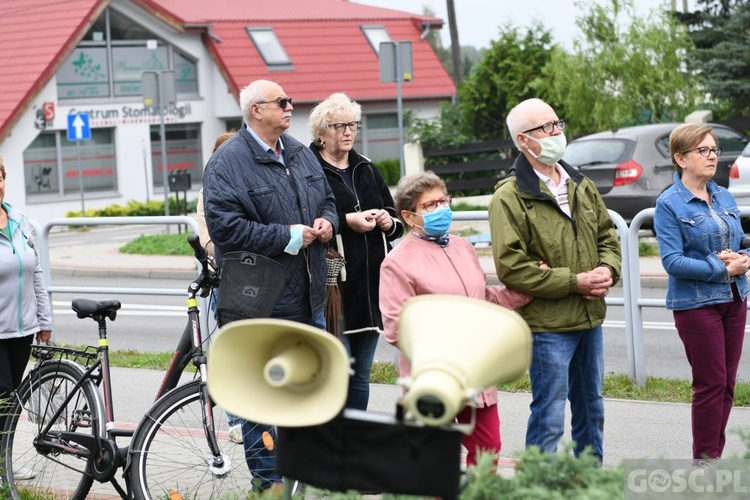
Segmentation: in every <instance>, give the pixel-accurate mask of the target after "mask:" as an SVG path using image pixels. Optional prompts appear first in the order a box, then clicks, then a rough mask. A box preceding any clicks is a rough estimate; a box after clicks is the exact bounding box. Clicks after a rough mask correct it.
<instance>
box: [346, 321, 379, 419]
mask: <svg viewBox="0 0 750 500" xmlns="http://www.w3.org/2000/svg"><path fill="white" fill-rule="evenodd" d="M343 337H344V338H343V341H344V347H346V352H348V353H349V356H350V357H353V358H354V363H353V364H352V369H353V370H354V374H353V375H351V376H350V377H349V393H348V394H347V396H346V405H345V407H346V408H354V409H356V410H367V403H368V402H369V400H370V371H371V370H372V360H373V358H374V357H375V348H376V347H377V346H378V339H379V338H380V334H379V333H378V332H376V331H375V330H368V331H366V332H359V333H351V334H349V335H344V336H343Z"/></svg>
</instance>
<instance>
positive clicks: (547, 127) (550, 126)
mask: <svg viewBox="0 0 750 500" xmlns="http://www.w3.org/2000/svg"><path fill="white" fill-rule="evenodd" d="M555 127H557V130H560V131H562V130H565V120H557V121H556V122H547V123H545V124H544V125H539V126H538V127H534V128H530V129H529V130H524V131H523V132H522V133H524V134H528V133H529V132H533V131H535V130H541V131H542V132H544V133H545V134H551V133H552V131H553V130H555Z"/></svg>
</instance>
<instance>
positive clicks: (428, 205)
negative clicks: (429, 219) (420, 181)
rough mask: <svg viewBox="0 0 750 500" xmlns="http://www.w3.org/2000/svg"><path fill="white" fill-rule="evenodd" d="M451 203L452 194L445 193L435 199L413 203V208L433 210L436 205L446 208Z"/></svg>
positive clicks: (426, 210)
mask: <svg viewBox="0 0 750 500" xmlns="http://www.w3.org/2000/svg"><path fill="white" fill-rule="evenodd" d="M451 203H453V196H451V195H447V196H445V197H443V198H439V199H437V200H430V201H425V202H424V203H417V204H416V205H414V207H415V208H419V207H422V208H424V210H425V212H434V211H435V209H436V208H437V207H438V205H439V206H441V207H443V208H447V207H449V206H451Z"/></svg>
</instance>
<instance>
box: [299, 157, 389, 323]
mask: <svg viewBox="0 0 750 500" xmlns="http://www.w3.org/2000/svg"><path fill="white" fill-rule="evenodd" d="M310 148H311V149H312V150H313V152H314V153H315V155H316V156H317V157H318V160H319V161H320V164H321V165H322V166H323V171H324V172H325V174H326V177H327V178H328V184H329V185H330V186H331V189H332V190H333V194H334V195H335V197H336V211H337V212H338V226H339V236H337V237H336V239H335V242H334V243H335V245H334V246H335V248H336V249H337V250H338V251H339V252H340V253H341V254H343V256H344V259H345V260H346V267H345V270H344V272H343V273H342V275H341V276H340V277H339V280H340V283H339V289H340V290H341V297H342V300H343V306H344V321H345V323H344V331H345V333H357V332H362V331H366V330H377V331H378V332H380V333H382V332H383V320H382V319H381V317H380V307H379V305H378V289H379V286H380V264H381V263H382V262H383V259H385V256H386V254H387V253H388V252H389V251H390V249H391V243H390V242H391V241H393V240H395V239H396V238H399V237H401V235H402V234H403V233H404V226H403V224H402V223H401V221H399V220H398V218H397V217H396V209H395V208H394V203H393V197H392V196H391V192H390V190H389V189H388V186H387V185H386V183H385V180H384V179H383V176H382V175H381V173H380V171H379V170H378V169H377V168H375V166H374V165H373V164H372V162H371V161H370V160H369V159H368V158H365V157H364V156H362V155H360V154H358V153H357V152H356V151H354V150H351V151H350V152H349V168H350V169H351V172H352V181H353V184H354V191H352V190H351V188H349V186H347V185H346V183H345V182H344V179H343V177H342V176H341V174H340V173H339V171H338V169H337V168H335V167H333V166H331V165H330V164H328V162H326V161H325V160H324V159H323V158H322V157H321V156H320V153H319V152H318V148H317V147H316V146H315V145H311V146H310ZM372 208H378V209H379V208H384V209H386V210H387V211H388V213H389V214H391V217H392V218H393V226H392V227H391V229H390V230H389V231H388V232H387V233H384V232H383V231H381V230H380V229H379V228H378V227H375V229H373V230H372V231H368V232H367V233H358V232H356V231H354V230H353V229H352V228H350V227H349V226H348V225H347V224H346V214H347V213H351V212H358V211H362V210H368V209H372Z"/></svg>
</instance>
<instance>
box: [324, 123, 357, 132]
mask: <svg viewBox="0 0 750 500" xmlns="http://www.w3.org/2000/svg"><path fill="white" fill-rule="evenodd" d="M328 126H329V127H333V129H334V130H336V132H343V131H344V130H345V129H346V128H347V127H348V128H349V130H351V131H352V132H356V131H357V130H359V128H360V127H361V126H362V122H349V123H331V124H330V125H328Z"/></svg>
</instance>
